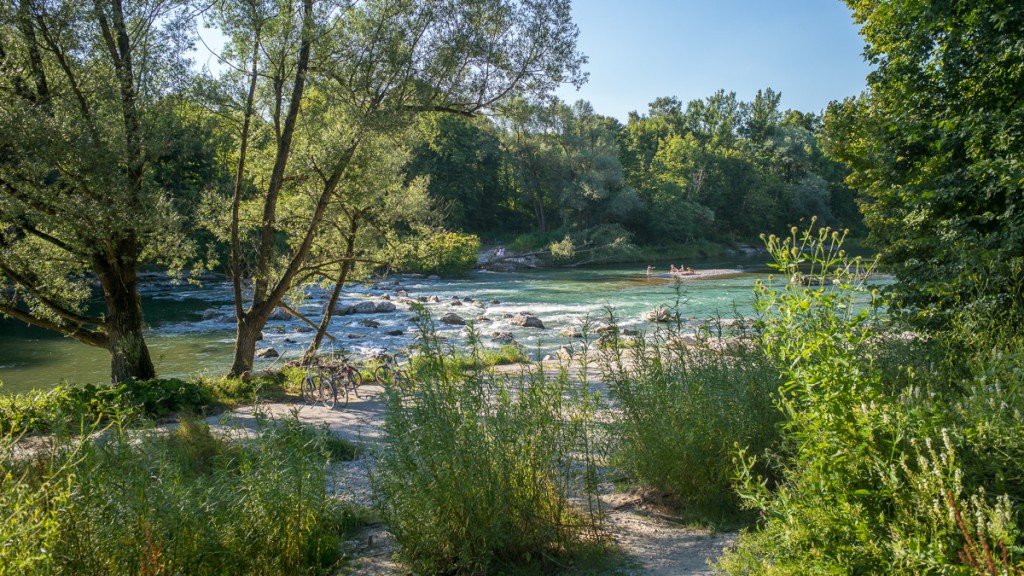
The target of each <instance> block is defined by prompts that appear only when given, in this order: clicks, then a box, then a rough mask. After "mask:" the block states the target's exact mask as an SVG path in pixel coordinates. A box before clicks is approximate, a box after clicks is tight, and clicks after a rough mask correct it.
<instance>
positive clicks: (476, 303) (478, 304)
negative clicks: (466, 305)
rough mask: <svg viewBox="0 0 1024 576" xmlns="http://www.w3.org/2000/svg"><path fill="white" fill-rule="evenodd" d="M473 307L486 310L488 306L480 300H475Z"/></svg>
mask: <svg viewBox="0 0 1024 576" xmlns="http://www.w3.org/2000/svg"><path fill="white" fill-rule="evenodd" d="M473 306H476V307H477V308H486V307H487V304H484V303H483V302H481V301H479V300H473Z"/></svg>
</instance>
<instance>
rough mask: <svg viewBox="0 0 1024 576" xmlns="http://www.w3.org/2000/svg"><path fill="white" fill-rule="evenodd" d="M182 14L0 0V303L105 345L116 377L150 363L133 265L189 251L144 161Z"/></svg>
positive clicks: (183, 71) (142, 4)
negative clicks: (98, 298) (97, 297)
mask: <svg viewBox="0 0 1024 576" xmlns="http://www.w3.org/2000/svg"><path fill="white" fill-rule="evenodd" d="M187 20H188V14H187V13H186V12H185V11H184V10H183V7H182V6H181V4H180V3H178V2H174V1H169V0H150V1H145V0H143V1H139V2H132V3H129V4H124V3H123V2H122V1H121V0H104V1H101V0H97V1H95V2H92V3H88V5H84V4H82V3H80V2H73V1H51V2H43V1H41V0H20V1H18V2H16V3H14V2H5V3H4V4H3V5H2V7H0V70H2V75H0V283H2V286H0V312H2V313H3V314H4V315H6V316H10V317H12V318H15V319H18V320H22V321H25V322H27V323H29V324H32V325H35V326H39V327H42V328H46V329H49V330H54V331H56V332H60V333H62V334H64V335H66V336H69V337H71V338H74V339H76V340H78V341H80V342H84V343H86V344H89V345H92V346H99V347H103V348H106V349H107V350H109V351H110V354H111V377H112V379H113V380H114V381H122V380H126V379H131V378H140V379H145V378H152V377H153V376H154V375H155V370H154V367H153V362H152V360H151V358H150V355H149V351H148V349H147V347H146V343H145V339H144V335H143V315H142V307H141V305H140V303H139V296H138V293H137V290H136V286H137V271H138V267H139V266H140V265H141V263H143V262H144V261H147V260H155V259H158V258H161V257H165V258H164V260H165V261H171V260H173V259H174V258H177V257H181V256H183V255H187V254H188V253H189V249H188V246H187V245H186V243H185V241H184V239H183V237H182V236H181V235H179V234H176V233H175V232H176V228H177V227H176V225H175V220H176V215H175V212H174V210H173V207H172V203H171V201H170V198H169V194H168V193H167V192H166V191H165V190H163V189H161V187H160V186H159V182H158V181H157V180H156V179H154V178H153V175H152V172H151V170H150V167H151V165H152V163H153V161H154V159H155V158H158V157H159V156H160V155H161V154H162V152H163V150H164V143H165V142H164V140H163V137H162V132H161V125H162V124H161V119H162V118H166V117H167V115H168V114H170V113H172V112H173V108H174V106H175V103H176V99H175V94H176V93H177V92H178V91H179V89H180V82H181V81H182V79H185V78H187V77H188V76H189V74H188V65H187V62H186V61H185V60H183V59H182V58H181V54H182V50H183V49H184V48H185V47H186V46H187V40H188V38H187V35H186V34H185V33H184V32H183V31H184V30H187V29H188V26H187V25H186V24H187ZM94 280H95V281H97V282H98V285H99V289H100V290H101V292H102V296H103V304H102V305H101V306H93V305H90V303H91V300H92V293H93V291H92V282H93V281H94Z"/></svg>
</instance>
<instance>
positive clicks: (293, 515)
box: [0, 420, 364, 576]
mask: <svg viewBox="0 0 1024 576" xmlns="http://www.w3.org/2000/svg"><path fill="white" fill-rule="evenodd" d="M118 424H119V422H115V423H114V424H112V425H111V426H110V427H109V428H107V429H106V430H105V431H104V432H103V433H102V434H101V435H100V437H99V438H98V439H95V440H93V439H89V438H88V437H86V436H78V437H77V438H72V437H69V436H63V435H56V436H52V437H50V438H49V439H48V442H47V443H46V447H45V448H43V449H41V450H39V451H38V452H36V453H35V454H32V455H25V454H24V453H19V452H18V448H17V447H16V442H15V441H16V439H17V438H16V437H15V436H13V435H11V434H6V435H4V436H3V437H0V458H2V459H3V472H4V476H3V477H2V478H0V542H2V543H3V545H2V546H0V575H3V576H6V575H8V574H11V575H14V574H18V575H23V574H28V575H35V574H57V575H59V574H74V575H91V574H96V575H101V574H102V575H108V574H113V575H119V574H124V575H129V574H131V575H135V574H145V575H157V574H210V575H214V574H217V575H221V574H224V575H230V574H238V575H243V574H244V575H250V574H265V575H272V574H273V575H276V574H282V575H283V574H330V573H333V572H334V570H336V569H337V568H338V567H340V566H341V564H342V561H343V558H342V556H341V553H340V550H341V544H342V541H343V540H344V539H345V538H346V537H347V536H348V535H350V534H351V533H352V532H353V530H355V529H356V528H358V527H359V526H361V525H362V523H363V522H364V515H363V513H362V512H360V511H358V510H355V509H352V508H350V507H347V506H345V505H343V504H341V503H340V502H339V501H338V500H336V499H335V498H333V497H332V496H331V492H330V491H329V484H330V477H329V469H330V468H329V465H330V463H331V462H333V461H335V459H336V458H337V457H338V456H339V455H340V456H345V455H346V454H345V450H344V449H342V448H341V447H340V446H338V444H337V442H336V441H333V440H331V439H330V438H329V436H328V435H327V434H326V432H325V431H320V430H311V429H308V428H304V427H302V426H301V425H299V424H298V422H297V421H287V422H284V423H283V424H271V423H266V424H265V425H264V426H262V427H261V428H260V429H259V430H258V433H257V434H256V435H255V437H252V438H250V439H243V440H234V441H230V440H225V439H223V438H220V437H218V436H216V435H214V434H212V433H211V431H210V429H209V428H208V426H207V425H206V424H205V422H201V421H193V420H185V421H183V422H182V424H181V425H180V426H179V427H178V428H177V429H175V430H174V431H173V432H170V433H162V432H160V431H153V430H132V431H128V430H127V429H125V428H123V427H121V426H119V425H118Z"/></svg>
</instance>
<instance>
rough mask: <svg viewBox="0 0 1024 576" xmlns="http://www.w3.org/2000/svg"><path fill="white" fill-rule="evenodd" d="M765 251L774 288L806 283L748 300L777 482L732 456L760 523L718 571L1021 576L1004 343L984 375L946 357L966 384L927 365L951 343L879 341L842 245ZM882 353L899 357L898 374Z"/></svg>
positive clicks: (814, 242) (981, 360)
mask: <svg viewBox="0 0 1024 576" xmlns="http://www.w3.org/2000/svg"><path fill="white" fill-rule="evenodd" d="M767 244H768V248H769V250H770V252H771V253H772V255H773V256H774V258H775V260H776V265H777V267H778V268H779V269H780V270H782V271H783V272H784V274H785V275H786V277H787V278H792V277H793V275H794V274H795V273H796V272H801V273H805V274H807V275H808V276H809V277H810V278H811V279H812V281H811V282H802V283H801V284H800V285H797V284H794V283H788V284H786V285H785V286H784V287H782V288H781V289H779V288H776V287H774V286H773V285H771V284H762V285H759V287H758V290H757V306H758V309H759V311H760V314H761V322H762V330H763V342H764V344H765V346H766V348H767V350H768V351H769V353H770V354H771V355H772V357H773V358H774V359H775V361H776V362H777V363H778V365H779V366H780V367H781V368H782V369H783V371H784V374H785V380H786V384H785V385H784V386H783V389H782V395H781V397H780V406H781V408H782V410H783V412H784V413H785V415H786V417H787V419H786V421H785V424H784V426H783V428H782V434H783V442H782V449H781V450H780V451H779V452H778V454H777V456H776V457H777V458H778V459H779V460H780V462H781V467H780V469H781V470H782V478H781V480H779V481H778V482H777V483H770V482H767V481H766V479H765V478H763V477H762V475H760V474H759V473H758V472H757V471H756V470H755V469H754V468H753V467H754V466H755V465H756V462H757V460H756V459H755V458H753V457H752V455H750V454H749V453H746V452H742V451H741V452H740V454H739V455H738V457H737V465H738V481H739V493H740V495H741V496H742V497H743V498H744V500H745V502H746V504H747V505H748V506H749V507H751V508H752V509H756V510H759V511H760V512H761V514H762V515H763V517H764V522H763V524H762V525H761V526H759V528H758V529H757V530H754V531H751V532H747V533H745V534H743V535H741V537H740V539H739V540H738V543H737V546H736V547H735V548H734V549H733V550H731V551H730V552H728V553H727V554H726V555H725V556H724V557H723V558H722V559H721V560H720V562H719V564H718V566H717V569H718V571H719V572H721V573H726V574H808V573H812V574H818V573H821V574H840V573H841V574H851V573H853V574H883V573H884V574H907V575H910V574H965V575H966V574H1019V573H1021V569H1022V566H1021V565H1020V564H1019V563H1017V560H1016V559H1015V558H1016V555H1017V554H1018V553H1019V551H1018V550H1017V549H1015V546H1016V542H1017V539H1018V537H1019V531H1020V528H1019V527H1020V525H1021V524H1020V520H1021V516H1020V514H1021V513H1020V501H1021V497H1022V496H1024V493H1022V484H1021V482H1020V481H1019V480H1020V478H1021V473H1020V466H1019V462H1020V458H1021V457H1024V452H1022V451H1021V447H1022V446H1024V432H1022V429H1021V427H1020V414H1021V413H1022V408H1024V403H1022V401H1021V398H1020V396H1021V395H1020V393H1019V392H1018V390H1019V389H1020V385H1021V373H1022V372H1021V371H1020V366H1021V360H1020V359H1021V358H1022V356H1020V355H1019V351H1020V350H1021V348H1020V347H1019V346H1011V347H1009V348H1008V347H1007V341H1006V340H1003V341H1002V342H1000V343H999V345H998V346H997V347H996V348H995V349H994V352H993V353H990V355H988V356H987V361H985V358H986V355H985V354H980V353H979V352H980V351H975V352H974V353H967V352H968V351H964V350H960V351H958V353H957V354H955V356H957V357H961V358H971V357H972V355H973V358H974V359H973V361H972V363H971V364H970V366H971V368H969V369H968V372H969V373H972V374H971V375H970V376H969V377H967V378H965V377H964V368H963V367H962V366H957V367H955V368H954V367H952V366H951V365H950V364H948V363H943V362H940V361H936V359H937V357H938V354H936V351H938V352H940V353H945V352H946V349H945V347H946V346H948V345H949V344H948V342H936V341H931V342H929V341H921V340H917V339H910V340H907V339H900V338H895V339H892V338H883V337H882V336H881V334H880V332H881V331H882V330H883V329H884V327H885V322H884V320H885V318H883V317H882V316H881V315H879V314H878V313H877V312H878V310H879V308H878V307H877V306H875V304H878V300H877V296H876V295H875V294H874V293H872V292H870V291H869V290H868V289H867V287H866V286H865V285H864V284H863V279H864V274H863V272H864V271H863V270H862V269H860V267H859V263H858V262H856V261H852V262H851V261H848V260H847V259H846V258H845V255H844V253H843V252H842V250H841V244H842V236H840V235H838V234H835V233H830V232H829V231H827V230H823V231H819V232H818V233H813V232H810V231H808V232H805V233H803V234H802V235H799V236H798V235H797V233H796V231H795V230H794V232H793V235H792V236H791V237H789V238H787V239H778V238H774V237H773V238H769V239H768V242H767ZM805 277H806V276H805ZM808 284H809V285H808ZM865 296H866V297H865ZM1016 341H1017V340H1012V339H1011V340H1010V344H1012V343H1013V342H1016ZM893 351H898V352H900V353H903V352H910V353H908V354H905V355H904V357H903V364H902V366H899V367H898V368H897V367H895V364H896V363H895V362H894V361H893V356H894V353H893ZM1013 352H1017V353H1016V354H1015V353H1013ZM1011 422H1013V423H1011Z"/></svg>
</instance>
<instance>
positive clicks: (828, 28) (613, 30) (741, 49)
mask: <svg viewBox="0 0 1024 576" xmlns="http://www.w3.org/2000/svg"><path fill="white" fill-rule="evenodd" d="M573 19H574V20H575V22H576V24H577V25H578V26H579V29H580V36H579V41H578V48H579V50H580V51H582V52H583V53H584V54H586V55H587V56H588V57H589V58H590V62H589V63H588V64H587V66H586V68H585V69H586V70H587V71H588V72H589V73H590V79H589V82H587V84H586V85H584V86H583V88H582V89H581V90H580V91H578V92H577V91H576V90H575V89H574V88H573V87H571V86H565V87H563V88H562V89H560V90H558V92H557V95H558V96H559V97H560V98H561V99H563V100H566V101H568V102H574V101H576V100H579V99H581V98H582V99H584V100H589V101H590V103H591V104H593V105H594V109H595V110H596V111H597V112H598V113H599V114H604V115H606V116H614V117H616V118H618V119H619V120H622V121H623V122H625V120H626V118H627V116H628V114H629V112H631V111H634V110H636V111H638V112H641V113H644V112H646V110H647V105H648V104H649V103H650V102H651V101H653V100H654V99H655V98H658V97H660V96H675V97H677V98H679V99H680V100H682V101H683V103H684V104H685V103H686V102H689V101H690V100H695V99H700V98H706V97H707V96H710V95H711V94H713V93H714V92H715V91H716V90H718V89H725V90H726V91H732V92H736V95H737V96H738V97H739V98H740V99H741V100H751V99H753V97H754V94H755V93H757V90H758V89H759V88H766V87H769V86H770V87H771V88H773V89H774V90H776V91H777V92H781V93H782V108H783V109H787V108H793V109H796V110H800V111H803V112H821V111H822V110H824V108H825V107H826V106H827V105H828V103H829V101H831V100H841V99H843V98H845V97H847V96H854V95H856V94H858V93H860V92H861V91H862V90H863V89H864V87H865V76H867V73H868V72H869V70H870V68H869V67H868V65H867V64H866V63H865V62H864V60H863V58H862V57H861V52H862V50H863V47H864V44H863V42H862V40H861V38H860V36H858V35H857V27H856V25H854V23H853V19H852V18H851V17H850V10H849V9H848V8H847V7H846V4H844V3H843V2H842V1H841V0H573ZM202 35H203V37H204V38H205V39H206V40H207V42H208V43H210V44H211V45H217V46H219V45H220V44H221V43H222V42H223V41H224V39H223V37H221V36H220V34H218V33H216V32H214V31H210V30H203V31H202ZM195 58H196V60H197V65H198V66H202V65H203V64H207V65H209V66H211V67H212V68H214V69H216V68H217V65H216V61H215V59H212V58H210V55H209V52H208V51H207V50H206V49H205V48H203V47H202V44H200V45H199V46H197V50H196V55H195Z"/></svg>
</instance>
